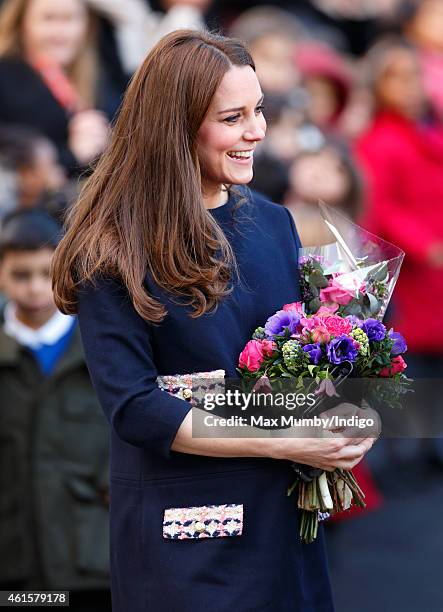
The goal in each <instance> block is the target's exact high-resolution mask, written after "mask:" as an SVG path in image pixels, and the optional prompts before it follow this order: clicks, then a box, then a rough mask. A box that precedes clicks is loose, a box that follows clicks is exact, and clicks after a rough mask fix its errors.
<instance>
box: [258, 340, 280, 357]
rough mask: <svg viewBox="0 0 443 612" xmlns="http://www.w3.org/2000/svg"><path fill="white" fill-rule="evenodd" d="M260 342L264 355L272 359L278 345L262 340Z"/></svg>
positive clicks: (271, 341)
mask: <svg viewBox="0 0 443 612" xmlns="http://www.w3.org/2000/svg"><path fill="white" fill-rule="evenodd" d="M260 342H261V345H262V348H263V355H265V356H266V357H270V356H271V355H272V353H273V352H274V351H275V349H276V348H277V345H276V344H275V342H274V341H273V340H260Z"/></svg>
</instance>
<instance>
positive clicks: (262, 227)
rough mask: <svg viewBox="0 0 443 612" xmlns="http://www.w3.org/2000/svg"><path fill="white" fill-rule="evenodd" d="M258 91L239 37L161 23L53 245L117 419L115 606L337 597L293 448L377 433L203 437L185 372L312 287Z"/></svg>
mask: <svg viewBox="0 0 443 612" xmlns="http://www.w3.org/2000/svg"><path fill="white" fill-rule="evenodd" d="M262 99H263V96H262V91H261V88H260V84H259V82H258V80H257V77H256V75H255V70H254V63H253V61H252V59H251V57H250V55H249V53H248V52H247V50H246V49H245V47H244V46H243V45H242V43H241V42H239V41H237V40H233V39H229V38H224V37H221V36H216V35H213V34H209V33H205V32H190V31H177V32H174V33H173V34H170V35H169V36H167V37H165V38H164V39H163V40H162V41H160V43H159V44H158V45H157V46H156V47H155V48H154V49H153V50H152V51H151V53H150V54H149V55H148V57H147V58H146V60H145V62H144V64H143V65H142V66H141V67H140V69H139V71H138V72H137V73H136V75H135V77H134V79H133V81H132V83H131V85H130V87H129V89H128V91H127V94H126V97H125V100H124V102H123V106H122V109H121V112H120V115H119V118H118V121H117V123H116V126H115V130H114V134H113V139H112V142H111V145H110V147H109V149H108V151H107V152H106V153H105V155H104V156H103V157H102V159H101V161H100V163H99V164H98V166H97V169H96V171H95V173H94V174H93V176H92V177H91V178H90V179H89V181H88V183H87V185H86V187H85V189H84V191H83V194H82V195H81V197H80V200H79V201H78V202H77V204H76V205H75V206H74V208H73V210H72V214H71V216H70V219H69V221H68V229H67V233H66V235H65V237H64V239H63V240H62V243H61V245H60V246H59V248H58V250H57V252H56V254H55V259H54V267H53V279H54V289H55V296H56V300H57V303H58V305H59V307H60V308H61V309H62V310H63V311H64V312H75V311H78V316H79V322H80V327H81V331H82V336H83V340H84V346H85V352H86V357H87V362H88V367H89V370H90V373H91V376H92V379H93V381H94V385H95V388H96V390H97V392H98V395H99V399H100V402H101V404H102V407H103V409H104V411H105V413H106V415H107V417H108V419H109V422H110V425H111V465H112V472H111V570H112V590H113V610H114V612H127V611H129V610H130V611H131V612H145V611H146V610H152V611H153V612H154V611H155V612H203V611H206V610H212V611H213V612H227V611H228V610H236V611H238V612H252V611H254V612H255V611H258V610H260V611H261V612H312V611H313V610H315V611H316V612H331V611H332V609H333V606H332V602H331V591H330V587H329V580H328V575H327V569H326V561H325V553H324V547H323V539H322V531H321V529H320V535H319V538H318V539H317V540H316V541H315V542H314V543H313V544H311V545H309V547H307V546H306V545H303V544H302V543H301V542H300V539H299V536H298V532H299V527H298V511H297V508H296V505H295V503H294V502H293V500H292V499H290V498H288V497H287V496H286V490H287V487H288V486H289V484H291V482H292V480H293V470H292V468H291V466H290V462H291V461H296V462H301V463H306V464H308V465H312V466H315V467H323V468H324V469H333V468H334V467H343V468H350V467H353V466H354V465H355V464H356V463H358V461H360V459H361V458H362V457H363V455H364V453H365V452H366V450H367V449H368V448H369V446H370V443H368V442H366V441H365V440H362V439H356V438H341V440H337V439H333V438H331V439H329V440H325V439H324V440H315V439H302V438H294V439H291V438H285V439H276V438H269V437H263V436H260V434H261V433H262V432H260V431H259V430H256V429H254V428H250V429H249V430H248V436H249V437H246V438H244V437H242V438H237V439H236V438H232V437H231V438H198V437H193V435H192V427H191V419H192V414H191V411H190V408H191V403H190V402H189V400H190V399H192V389H190V388H189V385H191V386H192V384H193V381H194V380H196V379H198V377H199V376H202V377H203V378H204V379H205V380H211V379H213V378H214V377H216V376H220V375H223V374H224V373H226V374H227V375H228V376H231V377H232V376H235V375H236V368H235V366H236V364H237V361H238V355H239V353H240V351H241V350H242V348H243V346H244V344H245V342H246V340H247V339H248V338H249V337H250V335H251V332H253V330H254V329H255V328H256V327H257V326H258V325H260V324H261V322H262V321H263V320H266V319H267V318H268V316H269V315H270V314H272V313H273V312H275V311H276V310H279V309H280V308H281V306H282V305H283V304H285V303H288V302H294V301H297V300H299V299H300V289H299V282H298V265H297V252H298V251H297V249H298V247H299V244H300V243H299V240H298V236H297V233H296V230H295V227H294V223H293V221H292V218H291V216H290V214H289V213H288V211H287V210H286V209H285V208H283V207H282V206H278V205H275V204H271V203H270V202H267V201H265V200H264V199H262V198H261V197H258V196H255V195H252V194H251V193H250V192H249V191H248V190H247V189H246V187H245V186H246V184H247V183H248V182H249V181H250V180H251V178H252V172H253V169H252V160H253V151H254V149H255V147H256V145H257V143H258V142H260V141H261V140H262V139H263V137H264V135H265V127H266V123H265V119H264V117H263V113H262V110H263V109H262ZM197 373H199V375H198V376H197ZM193 374H195V376H193ZM185 400H188V401H185ZM197 413H198V411H197ZM200 416H201V415H200ZM196 418H198V416H197V417H196Z"/></svg>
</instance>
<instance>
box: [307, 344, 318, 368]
mask: <svg viewBox="0 0 443 612" xmlns="http://www.w3.org/2000/svg"><path fill="white" fill-rule="evenodd" d="M303 350H304V351H305V353H308V355H309V359H310V360H311V363H315V365H317V364H318V363H319V361H320V359H321V346H320V344H319V343H318V342H316V343H315V344H305V345H304V347H303Z"/></svg>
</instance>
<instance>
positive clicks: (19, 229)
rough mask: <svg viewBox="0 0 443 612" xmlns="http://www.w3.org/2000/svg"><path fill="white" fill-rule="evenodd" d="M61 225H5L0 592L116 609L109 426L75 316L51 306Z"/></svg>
mask: <svg viewBox="0 0 443 612" xmlns="http://www.w3.org/2000/svg"><path fill="white" fill-rule="evenodd" d="M60 237H61V231H60V227H59V226H58V224H57V223H56V222H55V221H54V219H52V218H51V217H50V216H49V215H48V214H47V213H45V212H43V211H39V210H23V211H17V212H14V213H11V214H9V215H8V216H7V217H6V218H5V219H4V220H3V224H2V227H1V229H0V290H1V291H2V292H3V294H4V295H5V296H6V300H7V301H6V305H5V306H4V308H3V311H2V316H1V320H0V397H1V401H0V491H1V493H0V559H2V563H1V565H2V568H1V571H0V590H5V589H6V590H9V589H12V588H13V589H16V590H19V589H22V590H26V589H32V590H35V589H51V590H69V591H70V592H71V609H72V604H73V605H74V609H76V606H78V609H81V610H83V611H85V610H89V609H90V610H110V604H109V593H108V586H109V577H108V474H107V472H108V430H107V423H106V420H105V418H104V416H103V413H102V411H101V409H100V407H99V404H98V402H97V400H96V397H95V393H94V390H93V388H92V385H91V382H90V379H89V374H88V371H87V368H86V365H85V361H84V357H83V349H82V345H81V340H80V334H79V330H78V326H77V321H76V318H75V317H72V316H67V315H63V314H61V313H60V312H59V311H58V310H57V308H56V306H55V304H54V301H53V296H52V288H51V279H50V274H49V270H50V265H51V259H52V255H53V251H54V250H55V248H56V246H57V244H58V241H59V239H60Z"/></svg>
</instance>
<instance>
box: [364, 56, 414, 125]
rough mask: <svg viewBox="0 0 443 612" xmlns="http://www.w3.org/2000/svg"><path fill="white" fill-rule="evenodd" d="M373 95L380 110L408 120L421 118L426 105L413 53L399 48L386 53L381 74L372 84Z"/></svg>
mask: <svg viewBox="0 0 443 612" xmlns="http://www.w3.org/2000/svg"><path fill="white" fill-rule="evenodd" d="M376 94H377V100H378V102H379V104H380V105H381V106H382V107H383V108H388V109H391V110H394V111H396V112H398V113H400V114H402V115H404V116H405V117H408V118H410V119H417V118H419V117H420V116H421V114H422V113H423V111H424V110H425V106H426V95H425V91H424V86H423V81H422V75H421V69H420V64H419V62H418V59H417V57H416V55H415V53H413V52H412V51H410V50H408V49H400V48H399V49H393V50H392V51H390V52H389V53H388V55H387V57H386V60H385V67H384V70H383V73H382V74H381V76H380V77H379V79H378V82H377V84H376Z"/></svg>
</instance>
